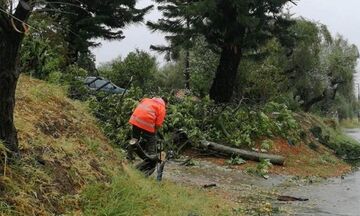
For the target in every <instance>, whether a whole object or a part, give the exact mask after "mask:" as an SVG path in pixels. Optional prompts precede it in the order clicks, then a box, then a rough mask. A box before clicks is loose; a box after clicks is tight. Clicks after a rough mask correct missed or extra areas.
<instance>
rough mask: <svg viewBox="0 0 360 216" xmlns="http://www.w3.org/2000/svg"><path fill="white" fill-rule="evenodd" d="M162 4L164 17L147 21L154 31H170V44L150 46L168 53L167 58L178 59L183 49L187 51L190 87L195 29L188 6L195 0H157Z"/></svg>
mask: <svg viewBox="0 0 360 216" xmlns="http://www.w3.org/2000/svg"><path fill="white" fill-rule="evenodd" d="M156 2H157V3H160V4H161V5H160V6H159V7H158V9H159V10H160V11H162V12H163V17H164V18H162V19H159V20H158V22H156V23H155V22H147V25H148V27H149V28H150V29H151V30H153V31H161V32H164V33H169V35H167V36H165V39H166V40H167V41H168V43H169V44H168V46H164V45H157V46H154V45H152V46H151V47H150V48H151V49H153V50H156V51H158V52H161V53H166V59H167V60H171V59H175V60H177V59H178V58H179V55H180V53H181V51H183V50H184V51H185V67H184V68H185V70H184V78H185V88H187V89H190V59H189V58H190V49H191V47H193V45H194V44H193V43H194V38H195V37H196V34H195V31H193V29H192V25H191V19H192V16H191V14H189V13H187V11H186V10H187V8H188V7H189V6H191V4H192V3H193V2H194V1H193V0H184V1H178V0H169V1H164V0H157V1H156Z"/></svg>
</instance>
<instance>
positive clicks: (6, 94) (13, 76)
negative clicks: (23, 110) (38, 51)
mask: <svg viewBox="0 0 360 216" xmlns="http://www.w3.org/2000/svg"><path fill="white" fill-rule="evenodd" d="M18 46H19V43H18V42H17V41H16V38H5V39H3V40H2V41H1V45H0V49H1V50H0V59H1V63H0V140H2V141H3V142H4V144H5V146H6V147H7V148H8V149H9V150H10V151H11V152H14V153H17V152H18V151H19V148H18V140H17V133H16V129H15V126H14V117H13V116H14V108H15V90H16V84H17V80H18V78H19V71H18V69H17V66H18V64H16V59H17V52H18Z"/></svg>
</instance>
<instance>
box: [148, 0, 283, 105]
mask: <svg viewBox="0 0 360 216" xmlns="http://www.w3.org/2000/svg"><path fill="white" fill-rule="evenodd" d="M156 2H157V3H159V4H160V5H161V6H160V7H159V9H160V10H161V11H162V12H163V15H164V17H165V18H164V19H159V21H158V23H156V24H154V23H150V26H151V27H152V28H154V29H157V30H161V31H165V32H168V33H169V34H171V36H170V38H171V43H172V44H186V43H187V42H188V41H189V38H191V37H192V36H194V35H195V36H197V35H199V36H204V38H205V40H206V41H207V43H208V44H210V45H211V46H213V47H217V48H218V49H219V50H220V51H221V58H220V59H221V60H220V61H219V64H218V67H217V74H216V76H215V78H214V82H213V84H212V87H211V89H210V96H211V98H212V99H214V100H215V101H216V102H229V101H230V98H231V96H232V94H233V87H234V83H235V82H234V81H235V79H236V74H237V73H236V72H237V69H238V66H239V62H240V58H241V57H242V53H243V52H245V51H248V50H250V51H255V50H256V49H257V48H258V47H259V46H261V45H262V44H264V43H266V41H268V40H269V39H271V38H272V37H274V36H275V35H278V36H279V38H280V40H281V41H282V42H283V41H285V40H283V39H285V38H290V37H286V36H284V35H286V33H288V32H287V31H286V30H284V29H286V28H287V27H288V26H289V22H288V21H287V18H286V17H285V16H283V15H282V14H281V12H282V8H283V6H284V5H285V4H286V3H288V2H290V1H288V0H281V1H273V0H269V1H263V2H261V3H259V2H257V1H255V0H250V1H236V0H226V1H215V0H202V1H186V2H181V3H180V2H177V1H172V0H157V1H156ZM184 21H185V22H184ZM184 23H186V25H185V27H184ZM283 33H284V35H281V36H280V35H279V34H283ZM287 36H289V35H287ZM174 41H175V42H174ZM224 86H227V88H224Z"/></svg>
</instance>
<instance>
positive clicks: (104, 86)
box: [84, 77, 125, 93]
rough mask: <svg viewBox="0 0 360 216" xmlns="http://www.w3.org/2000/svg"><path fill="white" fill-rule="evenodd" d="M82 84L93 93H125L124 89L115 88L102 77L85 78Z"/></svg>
mask: <svg viewBox="0 0 360 216" xmlns="http://www.w3.org/2000/svg"><path fill="white" fill-rule="evenodd" d="M84 83H85V85H86V86H87V87H88V88H89V89H91V90H94V91H105V92H109V93H123V92H124V91H125V89H123V88H120V87H118V86H116V85H115V84H113V83H111V82H110V81H109V80H106V79H104V78H102V77H86V78H85V80H84Z"/></svg>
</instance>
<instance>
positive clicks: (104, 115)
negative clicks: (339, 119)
mask: <svg viewBox="0 0 360 216" xmlns="http://www.w3.org/2000/svg"><path fill="white" fill-rule="evenodd" d="M141 96H142V92H141V90H140V89H138V88H132V89H131V90H130V91H129V92H128V93H127V94H126V95H125V96H124V97H123V98H121V96H119V95H110V96H106V97H102V96H97V97H96V98H93V99H92V101H91V103H90V105H91V107H92V110H93V112H94V114H95V116H96V117H97V118H99V119H100V122H101V125H102V127H103V130H104V132H105V134H106V135H107V136H108V137H110V139H111V140H112V141H113V142H114V143H117V144H119V145H122V146H124V144H125V143H126V140H128V139H129V137H130V125H129V124H128V120H129V118H130V115H131V111H132V109H134V108H135V105H136V103H137V101H138V100H139V99H140V98H141ZM169 98H170V103H169V105H168V108H167V116H166V120H165V123H164V125H163V128H162V132H163V133H164V134H165V135H166V136H167V137H169V135H170V134H171V133H172V132H174V131H175V130H177V129H183V130H185V131H186V132H187V134H188V136H189V138H190V139H191V140H193V141H195V142H194V143H195V144H196V142H197V141H199V140H201V139H208V140H212V141H220V142H225V143H228V144H229V145H235V146H238V147H244V148H250V147H251V146H253V143H254V141H255V140H256V139H259V138H261V137H272V136H279V137H284V138H286V139H289V140H292V141H294V142H296V141H298V140H299V126H298V125H297V122H296V121H295V120H294V118H293V116H292V113H291V111H289V110H288V109H287V108H286V106H284V105H280V104H276V103H269V104H268V105H267V106H266V107H265V108H255V107H253V108H251V107H246V106H244V107H235V106H232V105H227V106H218V105H215V104H214V103H213V102H212V101H211V100H210V99H209V97H205V98H203V99H201V100H199V99H196V98H194V97H190V96H187V97H184V98H183V99H179V98H176V97H169ZM250 109H253V110H250ZM269 145H270V144H269ZM269 147H270V146H269Z"/></svg>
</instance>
